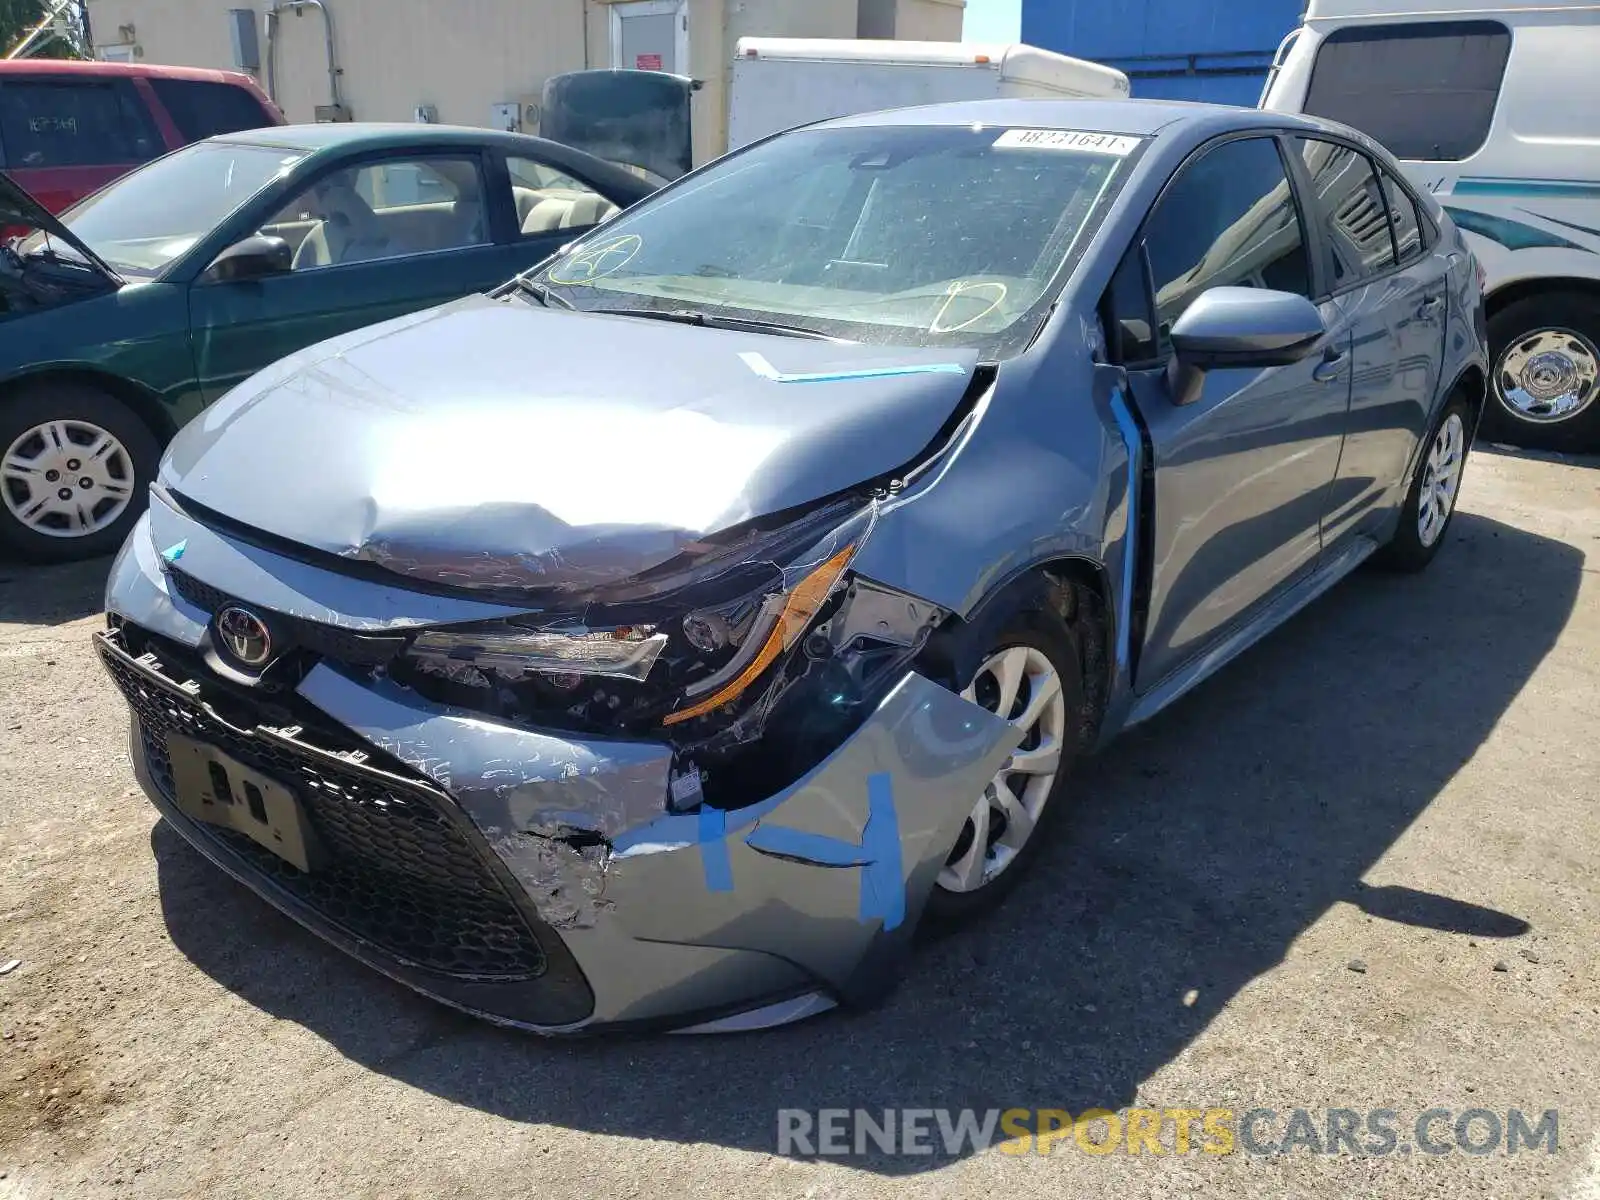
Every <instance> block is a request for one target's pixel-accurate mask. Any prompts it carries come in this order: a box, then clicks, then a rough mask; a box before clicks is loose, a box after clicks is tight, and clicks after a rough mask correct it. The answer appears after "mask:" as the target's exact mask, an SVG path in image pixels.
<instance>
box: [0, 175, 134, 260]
mask: <svg viewBox="0 0 1600 1200" xmlns="http://www.w3.org/2000/svg"><path fill="white" fill-rule="evenodd" d="M0 229H10V230H13V231H15V230H18V229H38V230H41V231H43V232H44V233H48V234H49V235H50V236H51V237H54V238H59V239H60V240H61V241H63V242H65V243H66V244H67V245H69V246H71V247H72V248H73V249H74V250H76V251H77V252H78V253H79V254H81V255H83V257H84V259H85V261H87V262H88V263H89V265H90V266H91V267H93V268H94V269H95V270H96V271H99V272H100V274H102V275H104V276H105V277H106V278H107V279H108V280H110V281H111V282H112V283H118V284H120V283H122V282H123V279H122V277H121V276H120V275H118V274H117V273H116V272H115V271H113V270H112V269H111V267H110V265H109V264H107V263H106V261H105V260H104V259H102V258H101V257H100V256H99V255H98V254H96V253H95V252H94V251H93V250H91V249H89V247H88V245H87V244H86V243H85V242H83V241H82V240H81V239H79V237H78V235H77V234H75V233H73V232H72V230H70V229H68V228H67V227H66V226H65V225H63V224H62V223H61V221H60V220H59V219H57V218H56V217H54V216H52V215H51V213H50V210H49V209H47V208H45V206H44V205H42V204H40V203H39V202H38V201H37V200H35V199H34V198H33V196H32V195H31V194H30V193H29V192H28V191H27V189H26V188H24V187H22V186H21V185H20V184H18V183H17V181H16V180H15V179H12V178H11V176H9V175H7V174H6V173H5V172H4V171H0Z"/></svg>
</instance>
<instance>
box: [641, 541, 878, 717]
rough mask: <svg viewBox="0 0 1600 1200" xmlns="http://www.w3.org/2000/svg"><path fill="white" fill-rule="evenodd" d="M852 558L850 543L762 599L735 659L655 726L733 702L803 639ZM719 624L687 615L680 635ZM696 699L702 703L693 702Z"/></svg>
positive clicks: (711, 616) (710, 617) (713, 617)
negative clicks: (751, 629) (788, 585)
mask: <svg viewBox="0 0 1600 1200" xmlns="http://www.w3.org/2000/svg"><path fill="white" fill-rule="evenodd" d="M855 553H856V547H855V544H854V543H851V544H849V545H847V546H845V547H844V549H842V550H839V551H838V552H836V553H835V554H834V555H833V556H832V557H830V558H828V559H827V560H826V561H825V562H823V563H822V565H821V566H819V567H817V568H815V569H814V570H812V571H811V572H810V573H809V574H807V575H806V576H805V577H804V578H803V579H801V580H800V582H799V583H797V584H796V585H795V586H794V587H792V588H790V589H789V590H788V591H786V592H781V593H778V594H776V595H771V596H768V597H767V598H766V600H765V601H764V602H763V603H762V606H761V612H760V614H759V615H758V616H757V618H756V625H755V630H754V636H751V637H747V638H746V639H745V642H744V645H743V646H741V647H740V649H739V653H737V654H736V655H734V657H733V659H732V660H731V661H730V662H728V663H727V665H725V666H724V667H723V668H722V669H721V670H720V671H718V672H717V673H716V674H714V675H711V676H709V677H708V678H706V679H702V680H700V681H699V682H697V683H694V684H691V685H689V686H688V687H686V688H685V689H684V692H683V694H684V699H686V700H688V701H690V703H689V705H688V706H687V707H686V708H680V709H678V710H677V711H676V712H673V713H670V714H668V716H667V717H666V718H665V719H664V720H663V721H662V722H661V723H662V724H663V725H677V724H680V723H682V722H684V721H688V720H692V719H693V718H695V717H699V716H704V715H705V714H706V713H708V712H712V711H714V710H715V709H718V708H721V707H722V706H723V705H724V704H730V703H732V702H733V701H734V700H737V699H738V698H739V696H740V695H741V694H742V693H743V692H744V691H745V689H746V688H748V687H749V686H750V685H751V684H752V683H754V682H755V681H756V680H757V679H758V678H760V676H761V674H762V672H764V671H765V670H766V669H767V668H768V667H770V666H771V665H772V664H773V663H774V662H776V661H777V659H778V658H779V656H781V655H782V654H784V653H785V652H787V651H788V650H790V649H792V648H793V646H794V644H795V643H796V642H797V641H799V640H800V638H801V637H803V636H804V635H805V632H806V630H808V629H809V628H810V627H811V622H812V621H814V620H815V619H816V616H817V612H818V610H820V609H821V608H822V605H823V602H824V601H826V600H827V599H828V597H829V595H831V594H832V592H833V589H834V587H835V586H836V585H837V584H838V582H839V579H840V577H841V576H843V575H844V571H845V568H846V567H848V566H849V565H850V560H851V559H852V558H854V557H855ZM720 621H721V618H720V614H716V613H714V612H710V613H707V612H699V611H697V612H693V613H690V614H689V615H688V616H687V617H685V618H684V628H685V634H686V636H688V637H689V638H690V640H691V641H693V640H694V635H693V634H692V633H689V631H690V630H692V629H706V628H716V625H717V623H719V622H720ZM707 693H710V694H709V695H707ZM702 696H703V697H705V698H704V699H698V698H697V697H702Z"/></svg>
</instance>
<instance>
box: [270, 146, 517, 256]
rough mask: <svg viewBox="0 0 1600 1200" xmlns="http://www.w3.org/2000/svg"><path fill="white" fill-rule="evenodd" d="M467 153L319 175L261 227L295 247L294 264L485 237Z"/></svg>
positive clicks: (422, 250) (463, 243)
mask: <svg viewBox="0 0 1600 1200" xmlns="http://www.w3.org/2000/svg"><path fill="white" fill-rule="evenodd" d="M485 218H486V214H485V213H484V207H483V185H482V182H481V179H480V176H479V172H478V164H477V162H476V161H475V160H471V159H444V158H439V159H431V158H430V159H405V160H395V161H385V162H381V163H370V164H368V165H366V166H362V167H351V168H347V169H345V170H342V171H333V172H331V173H329V174H326V175H323V176H320V177H319V178H318V179H317V180H316V182H314V183H312V184H311V185H310V186H309V187H308V188H306V190H305V191H303V192H301V193H300V195H298V196H296V197H295V198H294V199H293V200H291V201H290V202H289V203H288V204H286V205H284V206H283V208H281V209H280V210H279V211H278V212H277V213H276V214H274V216H273V218H272V219H271V220H270V221H268V222H267V223H266V224H265V225H263V226H262V228H261V232H262V233H264V234H267V235H268V236H271V237H281V238H284V239H285V240H286V241H288V242H289V244H290V246H291V247H292V248H293V250H294V269H295V270H296V271H310V270H316V269H318V268H321V267H336V266H341V265H344V264H347V263H357V262H377V261H380V260H382V259H388V258H404V257H406V256H408V255H413V254H429V253H433V252H436V251H441V250H457V249H463V248H465V247H468V246H481V245H484V244H486V243H487V242H488V240H489V237H488V222H487V220H486V219H485Z"/></svg>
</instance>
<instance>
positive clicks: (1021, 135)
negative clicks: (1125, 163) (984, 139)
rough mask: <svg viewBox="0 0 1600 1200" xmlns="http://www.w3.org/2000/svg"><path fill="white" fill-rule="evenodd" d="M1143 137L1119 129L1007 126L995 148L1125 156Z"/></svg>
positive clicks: (1131, 151)
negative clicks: (1127, 133)
mask: <svg viewBox="0 0 1600 1200" xmlns="http://www.w3.org/2000/svg"><path fill="white" fill-rule="evenodd" d="M1140 140H1141V139H1139V138H1136V137H1127V136H1125V135H1123V134H1120V133H1084V132H1082V131H1080V130H1072V129H1008V130H1006V131H1005V132H1004V133H1002V134H1001V135H1000V136H999V137H998V138H996V139H995V142H994V145H995V149H996V150H1076V151H1078V152H1079V153H1081V154H1114V155H1116V157H1118V158H1126V157H1127V156H1128V155H1130V154H1132V153H1133V152H1134V151H1135V150H1137V149H1138V148H1139V142H1140Z"/></svg>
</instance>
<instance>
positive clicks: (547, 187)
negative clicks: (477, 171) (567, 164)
mask: <svg viewBox="0 0 1600 1200" xmlns="http://www.w3.org/2000/svg"><path fill="white" fill-rule="evenodd" d="M506 173H507V174H508V175H510V176H511V196H512V199H513V201H514V202H515V203H516V206H517V224H518V225H519V226H520V227H521V229H522V232H523V233H524V234H527V235H529V236H532V235H535V234H543V233H550V232H552V231H553V230H557V229H571V230H580V229H588V228H590V227H591V226H594V225H598V224H600V222H602V221H604V220H607V219H609V218H610V217H612V216H615V215H616V212H617V206H616V205H615V204H613V203H611V201H609V200H607V199H606V198H605V197H604V196H602V195H601V194H600V193H599V192H597V191H595V190H594V189H593V188H591V187H589V186H588V185H587V184H583V183H579V182H578V181H577V180H576V179H574V178H572V176H570V175H567V174H565V173H563V172H561V171H558V170H556V168H554V167H552V166H550V165H549V164H547V163H542V162H537V161H535V160H534V159H531V158H515V157H507V159H506Z"/></svg>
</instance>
